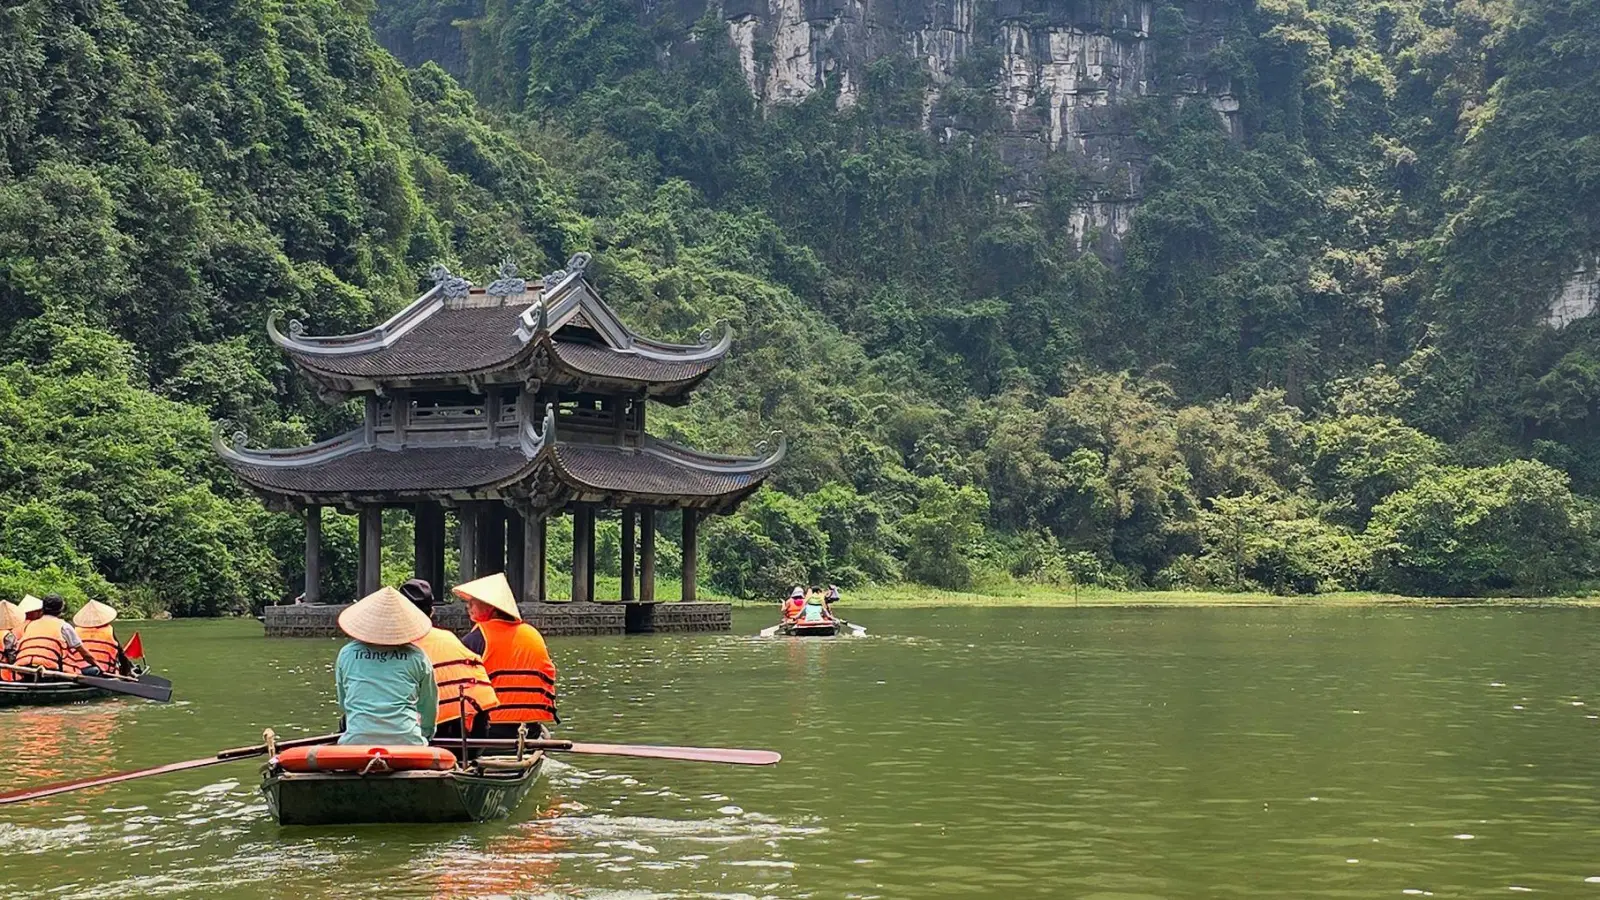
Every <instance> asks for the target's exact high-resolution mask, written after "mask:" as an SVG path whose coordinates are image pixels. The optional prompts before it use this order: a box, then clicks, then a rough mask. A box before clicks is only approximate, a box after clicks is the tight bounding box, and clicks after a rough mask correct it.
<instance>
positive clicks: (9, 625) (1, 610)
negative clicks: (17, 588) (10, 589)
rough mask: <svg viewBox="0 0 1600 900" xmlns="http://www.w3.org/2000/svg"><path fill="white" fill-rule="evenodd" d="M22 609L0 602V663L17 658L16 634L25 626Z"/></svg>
mask: <svg viewBox="0 0 1600 900" xmlns="http://www.w3.org/2000/svg"><path fill="white" fill-rule="evenodd" d="M26 621H27V620H25V619H23V618H22V609H21V608H20V607H18V606H17V605H16V604H15V603H12V602H11V601H10V600H0V661H3V662H8V663H9V662H11V661H12V660H13V659H16V658H17V632H18V631H21V630H22V626H23V625H24V624H26Z"/></svg>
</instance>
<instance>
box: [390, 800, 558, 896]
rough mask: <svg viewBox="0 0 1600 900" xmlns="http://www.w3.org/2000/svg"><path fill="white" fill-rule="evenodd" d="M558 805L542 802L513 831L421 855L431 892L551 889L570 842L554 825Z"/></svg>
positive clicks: (533, 892) (468, 893)
mask: <svg viewBox="0 0 1600 900" xmlns="http://www.w3.org/2000/svg"><path fill="white" fill-rule="evenodd" d="M558 806H559V803H551V802H545V803H541V804H540V806H539V809H538V810H536V811H535V812H534V814H533V816H532V817H531V818H530V819H528V820H527V821H524V822H519V823H518V824H517V825H515V826H514V827H513V828H512V829H511V830H510V831H509V832H508V833H504V834H498V835H495V836H493V837H491V838H489V839H487V840H486V841H484V842H483V843H482V844H481V845H480V846H477V847H470V848H469V847H461V846H447V847H445V848H443V849H442V850H441V852H439V853H436V854H434V855H433V856H431V857H429V858H426V859H423V860H420V861H419V868H420V871H421V874H422V876H423V877H424V878H425V879H426V880H427V881H428V882H429V883H431V885H432V892H431V895H432V896H433V897H434V898H436V900H456V898H460V897H529V896H541V895H543V894H546V893H547V892H548V891H549V890H550V887H551V885H552V883H553V880H554V876H555V874H556V872H557V870H559V869H560V867H561V857H562V854H563V853H565V852H566V851H567V850H568V848H569V844H568V842H567V841H566V840H565V839H564V838H562V837H560V836H559V835H557V834H556V833H555V832H554V830H553V829H552V827H551V821H552V820H553V819H555V818H556V816H557V815H558V809H557V807H558Z"/></svg>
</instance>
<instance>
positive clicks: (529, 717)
mask: <svg viewBox="0 0 1600 900" xmlns="http://www.w3.org/2000/svg"><path fill="white" fill-rule="evenodd" d="M455 594H456V596H458V597H460V598H461V599H463V600H465V601H466V602H467V615H468V616H470V617H471V618H472V621H474V622H476V623H477V627H476V628H474V629H473V630H472V631H471V632H470V633H469V634H468V635H467V636H466V639H465V640H463V641H462V644H464V645H465V646H466V648H467V649H468V650H471V651H473V652H474V653H481V654H483V666H484V668H485V669H487V670H488V672H489V681H490V682H491V683H493V685H494V693H495V696H497V697H499V698H500V705H499V706H498V707H497V708H495V709H491V710H489V736H490V737H516V736H517V728H518V726H519V725H521V724H523V723H525V722H526V723H532V724H534V725H535V726H536V727H537V726H540V725H543V724H544V723H547V722H556V723H559V722H560V721H561V719H560V717H559V716H557V715H556V665H555V663H554V662H553V661H552V660H551V659H550V650H549V648H548V647H546V646H545V642H544V635H542V634H540V633H539V629H537V628H535V627H533V626H532V625H529V624H528V623H527V622H524V621H522V612H521V611H520V610H519V609H517V599H516V597H515V596H513V595H512V593H511V583H510V582H508V581H506V576H505V575H503V574H500V573H496V574H494V575H489V576H486V577H483V578H479V579H478V580H476V581H469V582H467V583H466V584H463V585H458V586H457V587H456V588H455Z"/></svg>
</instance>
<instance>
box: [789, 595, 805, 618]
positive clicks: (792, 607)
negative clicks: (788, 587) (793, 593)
mask: <svg viewBox="0 0 1600 900" xmlns="http://www.w3.org/2000/svg"><path fill="white" fill-rule="evenodd" d="M805 608H806V601H805V600H803V599H801V598H798V597H791V598H790V599H789V600H787V601H785V602H784V604H783V617H784V618H785V619H798V618H800V611H801V610H803V609H805Z"/></svg>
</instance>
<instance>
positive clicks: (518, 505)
mask: <svg viewBox="0 0 1600 900" xmlns="http://www.w3.org/2000/svg"><path fill="white" fill-rule="evenodd" d="M589 259H590V258H589V255H588V254H583V253H580V254H578V255H577V256H574V257H573V258H572V259H571V260H570V261H569V262H568V263H567V267H566V268H565V269H564V270H561V271H557V272H555V273H553V274H550V275H548V276H545V277H544V278H543V279H542V280H540V281H535V282H530V281H528V280H525V279H523V278H520V277H518V275H517V271H516V267H515V266H514V265H512V264H510V263H509V262H508V263H503V264H502V265H501V267H500V270H499V273H498V274H499V278H498V279H497V280H495V281H494V282H493V283H491V284H489V285H487V286H485V287H478V286H475V285H473V284H471V283H470V282H469V281H467V280H466V279H464V278H460V277H458V276H455V275H453V274H451V273H450V272H449V271H448V270H447V269H445V268H444V267H442V266H435V267H434V268H433V270H432V271H431V273H430V275H431V276H432V278H433V281H434V286H433V288H432V289H430V290H429V291H427V292H426V293H424V294H423V295H422V296H421V297H419V298H417V300H416V301H415V302H413V303H411V304H410V305H409V306H407V307H406V308H405V309H403V310H401V311H400V312H399V313H397V314H395V315H394V316H393V317H392V318H390V319H389V320H388V321H387V322H384V323H383V324H382V325H379V326H377V327H376V328H372V329H369V330H367V331H363V332H360V333H357V334H349V335H340V336H336V337H314V336H311V335H308V334H306V333H305V329H304V328H303V327H302V326H301V324H300V323H299V322H297V321H292V322H289V323H288V327H287V330H286V331H285V330H284V329H282V328H280V321H279V317H278V316H277V315H276V314H274V315H273V316H272V317H270V318H269V319H268V322H267V332H268V334H269V336H270V337H271V339H272V341H273V343H275V344H277V345H278V346H279V347H280V348H282V349H283V351H284V352H285V353H286V354H288V356H289V358H290V359H291V360H293V361H294V364H295V366H296V367H297V368H298V369H299V371H300V372H301V373H302V375H304V377H306V378H308V379H310V381H311V382H312V383H313V384H314V385H315V386H316V389H317V391H318V394H319V395H320V396H321V397H322V399H324V400H325V401H327V402H330V403H336V402H343V401H345V400H347V399H349V398H352V397H360V398H361V399H362V401H363V403H364V407H365V420H364V422H363V424H362V425H361V427H359V428H356V429H354V430H352V431H350V432H347V433H345V434H341V435H338V436H337V437H333V438H330V439H328V440H325V441H322V442H320V443H316V444H312V445H311V446H308V447H297V448H294V449H284V450H259V449H247V447H246V440H247V439H246V436H245V435H243V434H241V433H236V434H234V435H233V436H232V438H231V440H229V439H225V437H224V430H222V429H219V430H218V431H217V434H216V438H215V441H214V443H215V446H216V450H217V452H218V453H219V454H220V455H221V457H222V459H223V461H224V462H225V463H226V464H227V466H228V468H229V469H231V470H232V471H233V473H234V475H235V476H237V477H238V478H239V479H240V481H242V482H243V483H244V484H246V485H248V486H249V487H250V488H251V489H252V490H254V491H255V492H256V493H257V494H259V495H260V496H262V497H263V498H264V499H265V501H266V503H267V505H268V506H269V507H271V508H274V509H280V510H289V511H295V512H299V513H301V514H303V516H304V519H305V530H306V550H305V594H304V600H305V602H306V603H307V604H320V603H322V602H323V599H324V598H323V592H322V585H321V572H322V560H321V530H322V510H323V508H324V507H335V508H338V509H342V510H345V511H348V512H354V513H356V514H357V515H359V517H360V556H359V564H358V567H357V578H356V582H357V594H358V596H364V595H366V594H367V593H370V592H372V591H374V590H377V589H378V587H379V586H380V579H381V574H380V547H381V544H382V537H383V535H382V528H383V510H384V509H385V508H393V507H403V508H406V509H409V510H411V511H412V513H413V515H414V516H415V526H416V527H415V535H416V537H415V552H416V572H417V574H418V575H419V576H420V577H423V578H426V579H428V581H429V582H431V583H432V584H433V585H434V587H435V590H436V591H440V592H442V587H443V585H444V582H445V553H446V546H445V544H446V541H445V520H446V516H447V515H454V516H455V517H456V520H457V524H458V529H457V530H458V533H459V538H460V541H459V553H460V557H459V566H458V572H459V577H460V580H461V581H462V582H465V581H468V580H471V579H473V578H477V577H481V576H483V575H488V574H492V573H494V572H505V573H506V576H507V578H508V579H509V580H510V582H511V584H512V585H513V587H514V589H515V590H516V591H517V594H518V599H519V600H520V601H522V602H524V603H542V602H543V601H545V600H546V566H545V562H546V560H545V534H546V526H547V524H548V522H549V521H550V519H551V517H552V516H558V515H566V514H570V515H571V516H572V517H573V548H572V592H571V597H572V599H573V600H575V601H580V602H582V601H592V600H594V599H595V593H594V572H595V538H594V535H595V516H596V513H597V511H599V510H603V509H617V510H620V514H621V519H622V547H621V555H622V560H621V563H622V573H623V578H622V591H621V594H622V596H621V598H620V599H621V600H622V601H624V602H625V603H637V604H653V603H654V602H655V600H656V598H655V531H656V527H655V526H656V513H657V511H658V510H673V509H676V510H680V511H681V520H682V523H683V531H682V542H683V581H682V584H683V587H682V599H683V600H684V601H694V600H695V599H696V583H695V582H696V578H695V568H696V567H695V557H696V533H697V530H698V529H697V526H698V523H699V520H700V518H701V517H703V516H706V515H713V514H719V513H728V512H730V511H732V510H733V509H734V508H735V507H736V506H737V505H738V504H739V502H740V501H742V500H743V499H744V498H746V497H748V496H749V495H750V494H751V493H753V492H754V491H755V490H756V489H757V488H758V487H760V485H761V483H762V481H763V480H764V479H765V478H766V477H767V475H768V474H769V473H770V472H771V471H772V470H773V468H774V467H775V466H776V465H777V464H778V463H779V461H780V460H782V458H783V455H784V446H783V441H782V438H781V436H780V437H779V438H778V439H777V441H776V446H775V447H773V448H771V452H770V453H765V454H764V455H760V456H750V457H745V456H726V455H721V454H713V453H705V452H701V451H698V450H694V449H690V448H689V447H685V446H683V445H681V444H676V443H673V442H670V441H666V440H662V439H660V438H656V437H653V436H651V435H650V434H649V433H648V432H647V431H646V427H645V426H646V411H647V409H648V406H649V404H650V403H651V402H652V401H654V402H658V403H665V404H668V405H674V406H676V405H681V404H683V403H686V402H688V400H689V395H690V393H691V392H692V391H693V390H694V389H695V387H696V386H698V385H699V384H700V383H701V382H702V381H703V380H704V379H705V378H706V377H707V376H708V375H710V374H711V372H712V371H713V370H715V369H716V367H717V365H718V364H719V363H720V362H721V361H722V360H723V358H724V357H725V356H726V355H727V353H728V348H729V346H730V345H731V344H732V333H731V329H727V328H724V329H723V331H722V334H721V335H720V336H719V337H715V339H713V338H714V335H713V334H712V332H711V331H710V330H707V331H706V332H703V333H702V334H701V335H700V341H699V343H697V344H673V343H666V342H663V341H658V340H653V339H651V338H647V337H644V336H642V335H639V334H636V333H635V332H634V331H633V330H632V329H630V328H629V327H628V326H627V325H626V324H624V323H623V321H622V320H621V319H620V318H619V317H618V316H617V314H616V312H615V311H614V310H613V309H612V308H611V307H610V306H608V305H607V304H606V303H605V302H604V301H603V300H602V299H601V298H600V296H599V294H598V293H596V291H595V289H594V286H593V285H592V284H591V283H590V282H589V281H588V279H587V278H585V269H586V267H587V266H588V264H589ZM758 449H762V450H764V449H765V448H758ZM635 523H637V525H638V535H637V537H638V541H637V551H638V559H637V563H638V567H637V571H638V590H637V591H636V590H635V582H634V572H635V561H636V560H635V558H634V557H635V550H636V546H635V544H636V542H635V537H636V535H635ZM270 626H271V623H270V622H269V629H270Z"/></svg>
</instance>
